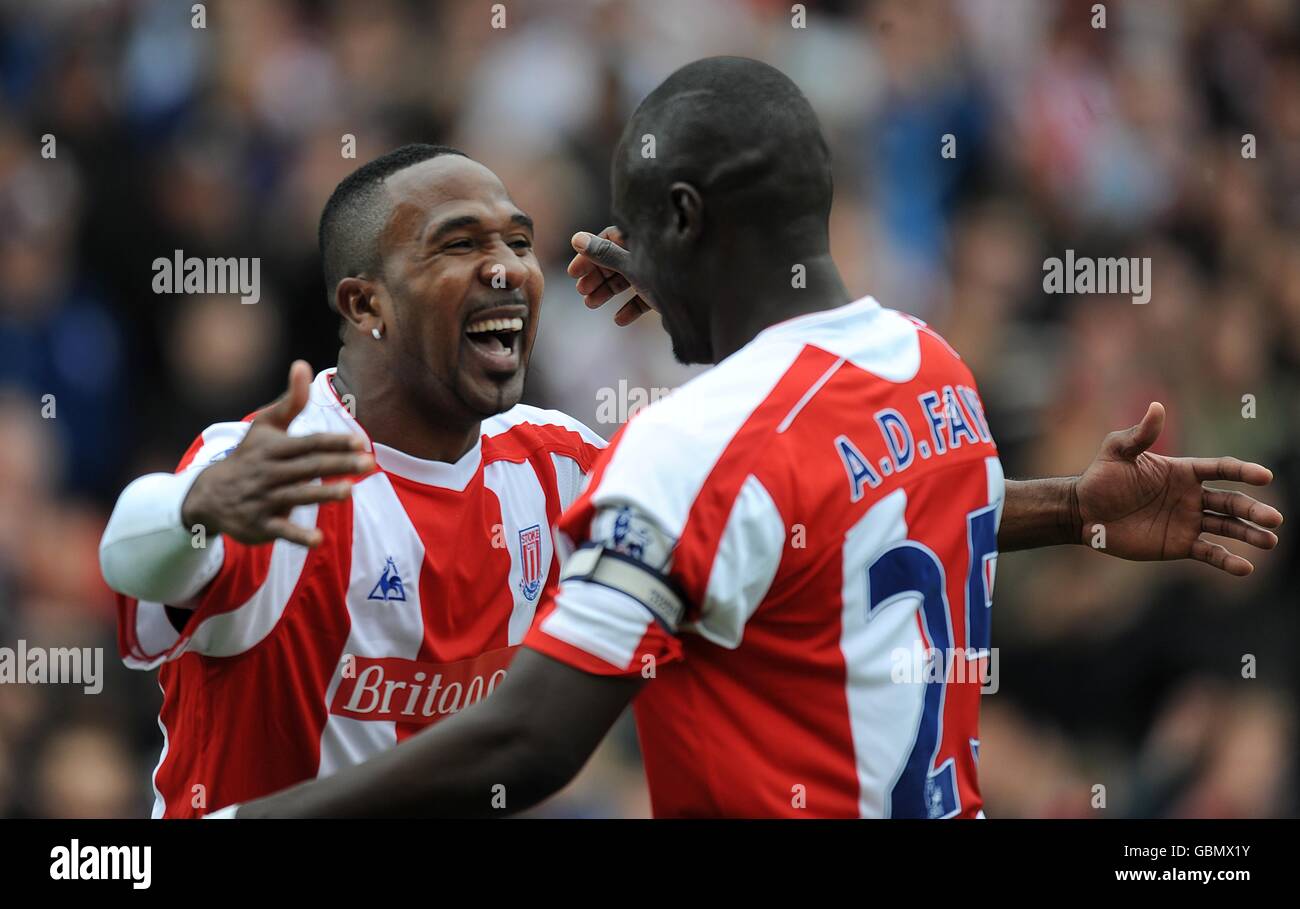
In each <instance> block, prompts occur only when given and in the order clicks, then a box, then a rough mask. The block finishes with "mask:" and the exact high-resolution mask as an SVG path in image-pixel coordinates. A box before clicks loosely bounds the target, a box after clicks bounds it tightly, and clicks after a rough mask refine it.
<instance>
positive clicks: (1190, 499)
mask: <svg viewBox="0 0 1300 909" xmlns="http://www.w3.org/2000/svg"><path fill="white" fill-rule="evenodd" d="M1164 424H1165V409H1164V406H1163V405H1161V404H1158V403H1153V404H1151V406H1150V407H1148V408H1147V413H1146V416H1144V417H1143V418H1142V422H1141V423H1139V424H1137V425H1136V426H1133V427H1131V428H1129V429H1122V430H1119V431H1118V432H1112V433H1111V434H1110V435H1108V436H1106V438H1105V440H1104V441H1103V442H1102V444H1101V451H1099V452H1098V453H1097V457H1096V458H1095V459H1094V460H1093V462H1092V464H1090V465H1089V466H1088V469H1087V470H1085V471H1084V472H1083V475H1082V476H1080V477H1079V478H1078V480H1076V481H1075V490H1076V495H1077V498H1078V510H1079V517H1080V519H1081V526H1082V539H1081V542H1082V543H1083V544H1084V545H1091V544H1092V543H1093V542H1094V540H1095V539H1099V538H1100V535H1099V534H1098V532H1097V530H1096V526H1097V525H1101V526H1102V527H1104V528H1105V548H1104V549H1103V550H1102V551H1103V552H1107V553H1109V554H1110V555H1114V556H1119V557H1120V558H1124V559H1133V560H1135V561H1153V560H1160V559H1196V560H1198V561H1201V562H1205V563H1206V564H1207V565H1212V566H1214V567H1215V568H1218V569H1219V570H1221V571H1226V572H1227V573H1228V574H1231V575H1236V576H1237V577H1245V576H1246V575H1248V574H1250V573H1251V572H1252V571H1254V569H1255V566H1254V565H1252V564H1251V563H1250V562H1249V561H1248V560H1247V559H1244V558H1242V557H1241V556H1239V555H1234V554H1233V553H1231V552H1229V551H1228V550H1227V549H1225V548H1224V547H1223V546H1221V545H1219V544H1218V543H1212V542H1210V541H1209V540H1206V539H1204V538H1203V537H1202V534H1211V535H1214V536H1219V537H1231V538H1232V539H1234V540H1242V541H1244V542H1246V543H1248V544H1249V545H1251V546H1254V547H1256V548H1257V549H1272V548H1273V547H1274V546H1276V545H1277V536H1276V534H1274V533H1273V532H1272V530H1273V529H1275V528H1277V527H1279V526H1281V524H1282V514H1281V512H1279V511H1278V510H1277V509H1276V508H1273V507H1272V506H1269V505H1265V504H1264V503H1263V502H1260V501H1259V500H1257V499H1254V498H1251V497H1250V496H1248V495H1246V494H1245V493H1243V492H1230V491H1227V490H1221V489H1211V488H1209V487H1207V486H1205V485H1204V483H1205V482H1206V481H1207V480H1229V481H1232V482H1238V483H1248V484H1250V485H1251V486H1267V485H1268V484H1269V483H1270V482H1271V481H1272V479H1273V473H1272V471H1270V470H1269V469H1268V468H1267V467H1264V466H1263V465H1260V464H1252V463H1249V462H1246V461H1239V460H1237V459H1236V458H1230V457H1229V458H1167V457H1165V456H1163V455H1158V454H1152V453H1151V452H1149V451H1147V449H1148V448H1150V447H1151V446H1152V445H1153V444H1154V443H1155V441H1156V439H1157V438H1159V437H1160V430H1161V429H1162V428H1163V427H1164Z"/></svg>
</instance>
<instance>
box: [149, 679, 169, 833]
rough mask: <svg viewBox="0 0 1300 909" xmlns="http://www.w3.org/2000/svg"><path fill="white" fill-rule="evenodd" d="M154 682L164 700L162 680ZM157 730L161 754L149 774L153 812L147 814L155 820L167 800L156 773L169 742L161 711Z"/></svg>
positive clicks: (165, 807)
mask: <svg viewBox="0 0 1300 909" xmlns="http://www.w3.org/2000/svg"><path fill="white" fill-rule="evenodd" d="M154 681H155V682H157V684H158V690H159V691H161V692H162V693H163V698H164V700H165V699H166V697H167V692H166V690H165V689H164V688H163V686H162V680H161V679H158V678H157V677H155V678H154ZM158 728H159V729H161V730H162V736H163V744H162V754H160V755H158V763H157V764H156V765H155V766H154V768H153V773H151V774H149V785H150V786H151V787H153V810H152V811H151V812H149V817H151V818H153V819H155V820H157V819H158V818H161V817H162V816H163V813H164V812H165V811H166V810H167V800H166V799H164V798H163V794H162V791H161V790H160V789H159V788H158V771H159V770H162V765H163V761H165V760H167V750H168V748H169V747H170V744H171V742H170V740H169V739H168V738H167V727H166V726H164V725H163V721H162V711H161V710H159V711H158Z"/></svg>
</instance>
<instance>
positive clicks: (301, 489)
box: [181, 360, 375, 547]
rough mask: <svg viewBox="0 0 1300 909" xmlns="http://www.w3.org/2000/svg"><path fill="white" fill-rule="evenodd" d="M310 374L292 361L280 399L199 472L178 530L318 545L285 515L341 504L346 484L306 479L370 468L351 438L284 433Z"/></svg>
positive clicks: (303, 400)
mask: <svg viewBox="0 0 1300 909" xmlns="http://www.w3.org/2000/svg"><path fill="white" fill-rule="evenodd" d="M311 376H312V372H311V367H310V366H308V365H307V363H306V362H305V361H303V360H295V361H294V363H293V365H292V366H290V367H289V387H288V389H287V390H286V391H285V393H284V394H283V395H282V396H281V397H280V399H279V400H277V401H276V402H275V403H274V404H272V405H271V406H269V407H267V408H266V409H265V410H263V411H261V412H260V413H259V414H258V415H257V417H256V418H255V419H254V420H253V425H252V426H251V427H250V428H249V430H248V432H247V434H245V436H244V440H243V441H242V442H240V444H239V445H238V447H236V448H235V450H234V451H232V452H231V453H230V454H229V455H228V456H227V457H226V458H225V459H223V460H220V461H217V462H215V463H213V464H212V465H210V466H208V467H205V468H203V472H202V473H201V474H200V475H199V476H198V478H197V479H196V480H195V481H194V485H193V486H191V487H190V491H189V494H188V495H187V496H186V498H185V502H184V503H183V504H182V506H181V521H182V523H183V524H184V526H186V527H193V526H194V525H195V524H202V525H203V526H204V528H206V531H207V533H208V534H209V535H212V534H217V533H220V534H225V535H226V536H228V537H231V538H233V539H236V540H238V541H239V542H241V543H249V544H253V543H265V542H268V541H270V540H274V539H284V540H289V541H290V542H292V543H300V544H302V545H303V546H308V547H315V546H318V545H320V543H321V540H322V539H323V536H322V534H321V532H320V530H318V529H317V528H315V527H302V526H300V525H298V524H293V523H291V522H290V521H289V512H290V511H291V510H292V509H293V508H294V507H295V506H298V505H309V504H312V503H319V502H338V501H342V500H343V499H346V498H348V497H349V496H350V495H352V484H351V482H349V481H347V480H339V481H336V482H333V483H315V482H313V481H314V480H317V479H320V480H324V479H326V478H328V477H341V476H352V475H355V474H362V473H366V472H368V471H369V470H370V469H372V468H373V467H374V464H375V462H374V457H373V456H372V455H370V454H369V453H367V452H366V451H365V440H364V439H362V438H361V437H359V436H355V435H350V434H346V433H317V434H315V435H310V436H290V435H289V433H288V432H287V430H288V428H289V424H290V423H291V422H293V419H294V417H296V416H298V414H299V413H301V412H302V409H303V408H304V407H306V406H307V400H308V394H309V391H310V386H311Z"/></svg>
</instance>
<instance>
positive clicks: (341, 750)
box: [317, 473, 424, 776]
mask: <svg viewBox="0 0 1300 909" xmlns="http://www.w3.org/2000/svg"><path fill="white" fill-rule="evenodd" d="M351 553H352V564H351V569H350V572H349V579H348V592H347V608H348V615H349V617H350V619H351V628H350V630H349V631H348V639H347V642H346V643H345V644H344V645H343V652H342V653H341V654H339V662H338V665H336V666H335V668H334V675H333V677H332V678H331V679H330V683H329V686H328V687H327V688H326V690H325V709H326V710H327V711H328V710H329V708H330V705H331V704H332V703H333V701H334V695H335V693H336V692H337V691H338V688H339V685H340V684H341V682H342V681H343V668H344V660H345V657H346V656H347V655H351V656H353V657H370V658H383V657H400V658H402V659H407V660H414V659H416V658H418V657H419V655H420V647H421V645H422V644H423V643H424V612H423V611H422V609H421V606H420V571H421V568H422V567H423V566H424V543H423V542H422V541H421V540H420V535H419V533H417V532H416V529H415V526H414V525H413V524H412V523H411V519H410V517H409V516H408V515H407V513H406V509H405V508H403V507H402V502H401V500H400V499H399V498H398V497H397V493H396V492H395V491H394V490H393V485H392V483H391V481H390V480H389V479H388V477H387V476H386V475H385V474H383V473H374V474H371V475H370V476H368V477H366V478H365V479H364V480H362V481H361V482H360V483H358V484H357V485H356V486H354V487H353V488H352V548H351ZM389 558H391V559H392V560H393V563H394V565H396V567H397V574H398V577H400V578H401V580H402V588H403V592H404V593H405V595H406V599H405V600H404V601H399V600H371V599H369V596H370V593H371V591H373V590H374V589H375V585H377V584H378V583H379V579H380V577H382V576H383V573H384V568H385V566H386V565H387V563H388V559H389ZM396 743H397V725H396V723H394V722H393V721H392V720H360V719H357V718H355V717H350V716H339V715H337V714H334V713H328V714H327V716H326V720H325V728H324V730H322V732H321V741H320V767H319V768H318V771H317V776H328V775H329V774H331V773H333V772H334V771H336V770H338V769H340V768H342V767H349V766H351V765H353V764H357V763H360V762H361V761H364V760H366V759H367V758H370V757H373V756H374V755H376V754H378V753H379V752H381V751H385V750H387V749H389V748H391V747H392V746H393V745H395V744H396Z"/></svg>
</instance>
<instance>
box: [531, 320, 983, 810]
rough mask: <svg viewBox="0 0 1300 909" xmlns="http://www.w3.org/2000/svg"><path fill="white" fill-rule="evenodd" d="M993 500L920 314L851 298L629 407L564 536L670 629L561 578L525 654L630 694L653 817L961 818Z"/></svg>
mask: <svg viewBox="0 0 1300 909" xmlns="http://www.w3.org/2000/svg"><path fill="white" fill-rule="evenodd" d="M1003 494H1004V482H1003V476H1002V469H1001V466H1000V464H999V461H998V457H997V451H996V449H995V447H994V444H993V441H992V438H991V436H990V433H989V428H988V425H987V422H986V420H985V416H984V412H983V407H982V404H981V402H980V399H979V397H978V395H977V393H976V391H975V383H974V380H973V379H972V378H971V374H970V371H969V370H968V369H967V368H966V366H965V365H964V364H963V363H962V361H961V359H960V358H959V357H958V355H957V354H956V353H955V352H954V351H953V350H952V348H950V347H949V346H948V345H947V343H946V342H944V341H943V339H942V338H940V337H939V336H938V335H937V334H935V333H934V332H933V331H932V330H931V329H929V328H928V327H926V326H925V325H924V323H922V322H919V321H917V320H915V319H912V318H911V317H909V316H905V315H902V314H900V313H897V312H893V311H891V310H886V309H883V308H881V307H880V306H879V304H877V303H876V301H875V300H873V299H871V298H869V297H868V298H865V299H863V300H859V301H857V302H855V303H851V304H848V305H846V306H843V307H840V308H837V309H834V310H829V311H826V312H821V313H815V314H811V315H807V316H803V317H800V318H796V319H792V320H790V321H787V322H783V323H781V324H778V325H775V326H772V327H770V328H768V329H767V330H765V331H763V332H762V333H760V334H759V335H758V336H757V337H755V338H754V339H753V340H752V341H751V342H750V343H749V344H747V345H746V346H745V347H743V348H742V349H740V350H739V351H737V352H736V353H735V354H733V355H732V356H730V357H728V358H727V359H725V360H724V361H722V362H721V363H720V364H719V365H718V366H717V367H716V368H715V369H713V370H711V371H709V372H707V373H705V374H703V375H701V376H699V377H698V378H696V379H694V380H692V381H691V382H689V383H687V384H686V385H684V386H682V387H681V388H680V389H678V390H677V391H676V392H674V393H673V394H672V395H671V396H669V397H667V398H665V399H664V400H662V401H659V402H657V403H655V404H653V405H651V406H650V407H649V408H647V409H646V410H643V411H641V412H640V413H639V414H637V415H636V417H635V418H634V419H633V420H632V421H631V422H629V423H628V425H627V426H625V427H624V429H623V430H622V431H621V432H620V433H619V435H618V436H616V437H615V439H614V440H613V442H612V443H611V447H610V448H609V449H607V450H606V451H605V452H604V453H603V454H602V455H601V457H600V459H599V460H598V462H597V464H596V467H595V469H594V470H593V472H592V477H591V482H590V483H589V485H588V488H587V490H586V491H585V492H584V493H583V495H582V496H581V497H580V498H579V499H578V501H577V502H576V503H575V504H574V505H573V507H572V508H570V509H569V510H568V511H567V512H566V513H565V515H564V516H563V517H562V518H561V521H560V524H559V525H558V528H557V529H558V533H557V538H558V539H559V540H560V542H561V544H562V546H565V547H567V546H570V545H577V546H579V547H583V546H585V547H603V548H604V550H605V551H607V552H614V553H617V554H618V555H617V557H616V558H617V559H618V560H619V561H622V562H626V561H627V559H628V558H633V559H636V560H638V561H640V562H643V563H645V564H646V565H648V566H649V567H650V568H652V569H654V570H655V571H656V572H657V574H656V577H658V578H660V579H662V580H663V581H664V582H665V583H666V584H667V587H668V588H671V589H673V590H675V591H677V592H678V594H679V596H680V598H681V599H682V600H683V601H684V602H685V604H686V609H685V612H684V615H681V616H680V622H677V621H675V618H676V617H677V616H676V614H675V612H674V611H673V610H666V609H665V608H663V603H664V602H665V598H664V597H654V596H651V597H647V598H645V599H642V600H640V601H638V599H636V598H634V596H631V595H629V594H628V593H627V592H625V591H626V590H627V589H628V588H626V587H624V588H620V587H619V585H616V584H614V585H610V584H600V583H597V582H595V581H594V580H593V579H594V578H595V577H596V575H595V574H592V575H590V576H589V577H583V576H581V575H577V576H571V577H567V578H566V579H565V580H564V581H563V582H562V583H561V585H560V587H559V589H558V591H557V593H556V595H555V597H554V598H553V599H551V598H548V601H547V602H546V603H545V604H544V605H543V607H542V610H541V612H540V613H539V616H538V620H537V623H536V624H535V625H534V627H533V629H532V631H531V632H530V633H529V635H528V637H527V638H526V639H525V644H526V645H527V646H529V647H532V648H534V649H536V650H538V651H541V652H542V653H545V654H547V655H549V656H551V657H553V658H555V659H558V660H561V661H563V662H565V663H567V664H569V665H572V666H576V667H578V668H581V669H583V670H585V671H588V672H592V673H598V674H622V675H632V674H634V673H635V674H641V675H642V676H645V677H647V678H649V679H650V681H648V682H647V683H646V685H645V687H644V688H643V689H642V691H641V693H640V694H639V695H638V697H637V700H636V702H635V710H636V716H637V723H638V729H639V733H640V739H641V746H642V752H643V755H644V758H645V764H646V772H647V777H648V781H649V786H650V795H651V800H652V803H653V807H654V812H655V815H656V816H659V817H681V816H697V817H698V816H728V817H758V816H767V817H770V816H794V817H797V816H821V817H953V816H966V817H970V816H976V815H978V814H979V813H980V810H981V800H980V793H979V786H978V783H977V780H976V766H977V761H978V757H979V755H978V748H979V732H978V717H979V698H980V690H981V684H980V680H981V679H982V678H984V675H983V674H982V671H983V667H985V666H986V665H987V663H988V660H989V613H990V606H991V594H992V587H993V568H994V565H995V560H996V556H997V551H996V544H997V527H998V522H999V519H1000V514H1001V504H1002V500H1003ZM593 564H594V561H593ZM625 574H626V573H625ZM660 589H665V588H660ZM643 603H645V604H647V605H643ZM674 626H676V627H674Z"/></svg>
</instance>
